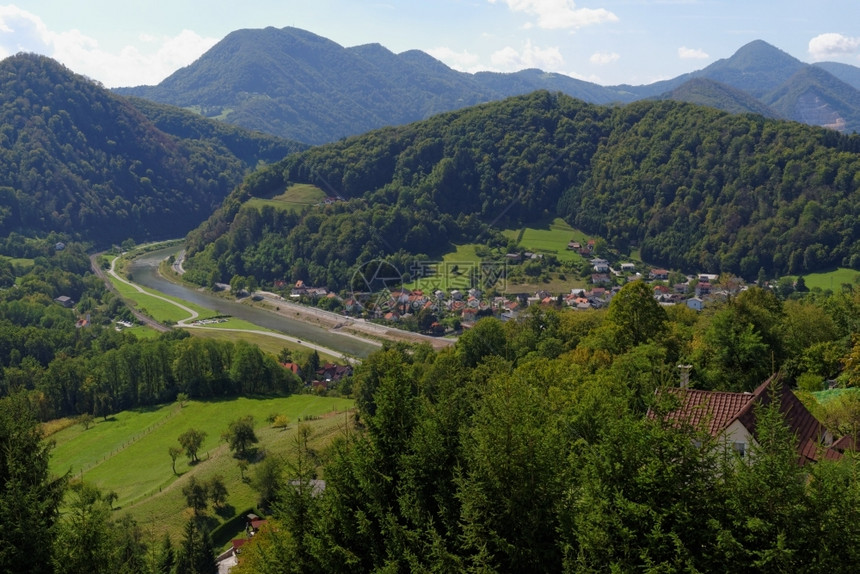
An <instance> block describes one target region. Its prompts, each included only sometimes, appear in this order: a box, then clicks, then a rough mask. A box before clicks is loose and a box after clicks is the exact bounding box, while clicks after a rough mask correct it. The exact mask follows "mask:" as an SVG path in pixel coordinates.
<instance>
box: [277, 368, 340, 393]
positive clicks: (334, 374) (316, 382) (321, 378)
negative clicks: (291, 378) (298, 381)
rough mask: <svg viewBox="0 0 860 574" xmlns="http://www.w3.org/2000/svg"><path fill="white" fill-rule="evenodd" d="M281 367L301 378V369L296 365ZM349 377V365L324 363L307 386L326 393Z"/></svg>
mask: <svg viewBox="0 0 860 574" xmlns="http://www.w3.org/2000/svg"><path fill="white" fill-rule="evenodd" d="M281 366H282V367H284V368H285V369H287V370H289V371H291V372H292V373H293V374H294V375H296V376H297V377H299V378H301V377H302V368H301V366H299V364H298V363H293V362H287V363H281ZM350 376H352V367H351V366H350V365H338V364H336V363H326V364H324V365H323V366H321V367H320V368H318V369H317V370H316V373H315V376H314V378H313V379H312V380H311V381H310V382H309V383H308V386H310V387H312V388H313V389H314V390H315V391H327V390H328V389H330V388H332V387H335V386H337V384H338V383H339V382H340V381H341V380H343V379H345V378H346V377H350Z"/></svg>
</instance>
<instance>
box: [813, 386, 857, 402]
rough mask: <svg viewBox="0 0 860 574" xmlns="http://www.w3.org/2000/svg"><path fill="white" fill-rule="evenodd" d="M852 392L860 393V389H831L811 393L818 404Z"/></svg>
mask: <svg viewBox="0 0 860 574" xmlns="http://www.w3.org/2000/svg"><path fill="white" fill-rule="evenodd" d="M851 393H860V389H854V388H852V389H829V390H827V391H816V392H813V393H809V394H811V395H812V396H813V397H814V398H815V400H816V401H817V402H818V404H821V405H826V404H827V403H829V402H830V401H832V400H834V399H837V398H839V397H840V396H842V395H847V394H851Z"/></svg>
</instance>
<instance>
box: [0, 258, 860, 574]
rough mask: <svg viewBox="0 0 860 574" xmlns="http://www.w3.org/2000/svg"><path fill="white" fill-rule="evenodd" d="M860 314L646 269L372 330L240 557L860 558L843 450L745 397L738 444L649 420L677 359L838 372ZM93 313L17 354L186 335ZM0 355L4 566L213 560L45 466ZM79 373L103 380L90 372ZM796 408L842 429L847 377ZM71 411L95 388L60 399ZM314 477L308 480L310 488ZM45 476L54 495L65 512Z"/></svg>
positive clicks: (711, 369) (775, 561)
mask: <svg viewBox="0 0 860 574" xmlns="http://www.w3.org/2000/svg"><path fill="white" fill-rule="evenodd" d="M67 257H69V259H70V260H76V259H78V257H76V256H67ZM57 263H58V265H57V266H54V267H59V268H60V269H62V267H63V266H64V265H66V266H67V265H69V264H68V263H63V264H59V262H57ZM10 291H16V290H10ZM44 298H45V296H44V295H42V294H41V293H38V292H32V293H30V294H29V295H27V296H24V297H22V298H21V299H20V303H21V304H22V305H23V304H25V303H26V304H29V305H31V306H33V307H35V305H36V301H38V300H40V299H44ZM13 299H14V298H13ZM12 302H13V301H12V300H9V301H7V302H6V303H5V305H4V307H3V308H4V313H5V314H6V318H5V319H4V322H5V324H6V327H5V329H6V330H7V331H11V330H14V329H16V328H17V329H20V330H29V329H33V328H35V326H34V325H31V324H29V323H28V322H27V321H26V320H25V319H24V318H23V317H22V316H23V315H25V313H23V312H20V311H19V313H18V315H16V316H14V317H12V316H10V315H12V313H10V311H9V307H10V304H11V303H12ZM53 307H54V311H52V312H47V311H43V312H42V313H41V317H42V319H41V320H40V321H39V322H40V326H44V325H47V324H48V323H49V322H50V321H54V322H57V323H59V322H61V321H62V316H63V314H64V313H65V310H62V309H59V308H58V307H59V306H58V305H57V304H53ZM32 315H33V316H34V317H35V316H37V313H36V311H35V310H34V311H32ZM857 317H860V293H858V292H855V291H854V288H853V286H852V285H845V286H843V288H842V289H841V290H840V291H839V292H837V293H824V292H821V291H815V292H812V293H807V294H797V293H795V294H794V295H793V296H792V297H790V298H789V299H781V298H780V297H778V296H777V294H775V293H774V292H771V291H768V290H763V289H759V288H756V287H753V288H750V289H749V290H747V291H743V292H741V293H738V294H737V295H736V296H734V297H731V298H730V299H728V300H726V301H724V302H723V303H722V304H719V305H715V306H713V307H711V308H709V309H708V310H707V311H705V312H703V313H695V312H693V311H691V310H689V309H688V308H686V307H685V306H675V307H669V308H664V307H661V306H659V305H658V304H657V303H656V301H655V300H654V298H653V296H652V294H651V290H650V289H649V288H648V286H647V285H645V284H644V283H641V282H634V283H630V284H628V285H627V286H625V287H624V288H623V289H622V290H621V292H620V293H619V294H618V295H617V296H616V297H615V298H614V299H613V301H612V303H611V304H610V306H609V308H608V309H604V310H599V311H588V312H574V311H566V312H565V311H560V310H556V309H554V308H552V307H543V306H535V307H532V308H530V309H529V310H528V311H527V312H526V313H524V314H523V317H522V320H521V321H511V322H507V323H501V322H499V321H497V320H496V319H493V318H488V319H483V320H481V321H479V322H478V323H477V324H476V326H475V327H474V328H473V329H472V330H470V331H468V332H466V333H464V334H463V336H462V337H461V338H460V340H459V341H458V342H457V344H456V345H455V346H454V347H451V348H448V349H446V350H444V351H441V352H438V353H434V352H433V351H432V350H431V349H430V348H429V346H415V347H407V346H403V345H389V346H386V347H384V348H383V349H382V350H381V351H379V352H377V353H375V354H373V355H371V356H370V357H369V358H368V359H367V360H365V361H364V362H363V363H362V364H361V365H360V366H358V368H357V369H356V371H355V374H354V377H353V379H352V381H351V382H350V386H349V388H343V389H341V391H343V392H351V393H352V395H353V396H354V397H355V399H356V402H357V406H358V410H357V413H356V416H355V425H354V428H352V427H350V428H345V429H344V434H343V435H342V436H341V437H339V438H337V439H336V440H335V442H334V443H332V444H331V446H330V447H328V448H327V449H326V450H325V451H314V450H313V449H310V448H309V446H308V438H309V437H308V435H307V433H304V432H299V433H298V435H297V442H296V444H295V445H294V453H293V456H292V458H291V459H290V460H289V461H288V462H287V464H286V465H285V466H284V467H283V469H282V470H280V471H279V473H280V474H279V475H278V476H279V477H280V478H279V480H278V481H277V482H278V483H279V484H280V487H279V488H276V489H275V490H274V491H272V492H270V493H269V498H268V499H267V505H266V507H265V508H266V509H267V510H268V511H269V512H270V516H271V518H272V520H271V523H272V525H273V527H271V528H269V529H267V530H265V531H261V532H260V533H258V534H257V536H256V537H255V540H254V541H253V543H251V544H247V545H246V546H245V547H244V548H243V552H242V554H241V561H240V565H239V566H238V567H237V570H236V572H238V573H241V572H265V573H279V572H304V573H306V572H377V571H380V572H381V571H385V572H407V571H445V572H451V571H482V572H523V571H530V572H544V571H545V572H558V571H566V572H597V571H607V570H609V571H623V572H627V571H634V570H640V569H646V570H651V571H667V572H674V571H690V572H713V571H761V572H784V571H787V570H797V571H801V572H843V571H848V569H850V568H851V565H853V564H855V563H856V562H857V560H860V556H858V555H857V552H858V548H860V545H858V542H860V516H858V512H860V481H858V479H857V476H858V473H857V471H858V468H857V462H856V460H855V458H854V457H853V455H851V454H850V453H846V455H845V456H843V457H842V458H841V459H840V460H823V461H821V462H818V463H815V464H812V465H807V466H803V467H801V466H798V464H797V445H796V444H794V437H793V435H792V434H791V433H790V432H789V431H788V428H787V427H786V425H785V422H784V420H783V418H782V415H781V413H780V412H779V410H778V409H777V408H776V407H775V406H774V405H776V404H777V403H776V402H773V403H770V404H771V406H769V407H768V406H766V405H764V406H761V407H759V409H758V410H757V411H756V412H757V421H758V422H757V426H756V431H755V432H756V439H757V444H755V445H754V446H753V447H752V451H751V452H750V454H749V458H747V459H741V458H739V455H738V454H737V453H736V452H735V451H733V450H732V449H731V448H726V446H725V445H724V444H723V443H722V442H721V441H719V440H715V439H713V438H712V437H711V436H710V435H709V434H708V433H707V432H706V431H705V430H704V429H702V428H699V427H693V426H685V425H681V426H679V425H678V424H677V422H676V421H672V420H666V419H664V418H663V417H662V416H660V415H661V413H665V412H669V411H670V410H671V409H672V408H673V403H672V402H671V395H668V394H665V393H661V392H659V389H663V388H666V387H671V386H674V385H675V384H676V381H677V378H678V375H677V369H676V365H677V364H678V363H679V362H683V361H689V363H690V364H692V365H693V368H692V379H691V382H692V384H693V385H694V386H695V387H698V388H711V389H721V390H734V391H748V390H751V389H753V388H754V387H757V386H758V385H759V384H760V383H761V382H762V381H764V380H765V379H767V378H768V377H770V376H771V374H772V373H773V369H774V368H776V369H779V370H780V372H781V375H780V376H779V380H780V383H779V384H783V385H790V384H792V383H794V382H798V383H799V384H800V385H801V387H802V389H800V390H799V391H798V392H799V393H800V394H801V395H802V396H803V392H802V391H803V389H806V390H817V389H821V388H822V387H823V385H824V382H825V380H826V379H835V380H837V381H839V384H841V385H844V386H848V387H853V386H856V385H858V384H860V369H858V365H860V362H858V360H857V357H858V356H860V343H858V338H857V334H858V333H860V324H858V322H857ZM19 325H20V326H19ZM61 331H62V330H61ZM87 332H88V331H86V330H78V331H77V332H76V336H77V337H78V339H79V341H80V342H79V343H78V344H77V345H76V346H71V345H70V344H69V343H68V342H66V341H63V340H61V339H62V338H58V339H57V340H48V341H46V345H47V346H51V348H52V349H53V348H56V349H59V350H60V351H57V352H58V353H59V352H63V353H69V355H70V356H69V357H68V358H66V359H65V360H63V363H65V364H66V365H69V366H68V367H64V366H61V365H62V363H60V360H58V359H55V360H53V361H50V362H48V363H47V367H41V365H42V364H43V363H42V362H40V361H39V360H38V359H35V358H31V357H30V355H29V354H26V355H25V356H24V358H23V359H22V360H21V362H22V363H25V362H26V363H28V364H30V365H31V368H32V369H33V370H34V371H35V372H38V371H39V369H40V368H44V369H45V371H44V373H45V375H46V376H45V377H43V378H42V381H43V383H42V385H46V384H48V383H47V382H45V381H47V379H48V378H49V377H50V379H51V380H57V381H58V383H59V388H61V389H63V388H64V387H63V386H62V385H63V382H64V381H68V380H70V377H68V376H65V374H66V373H69V372H71V371H74V367H75V365H78V366H79V365H81V362H80V361H76V360H75V359H74V357H78V356H79V357H82V359H81V360H82V361H83V360H87V357H90V356H93V357H92V358H93V360H94V361H95V357H94V355H95V354H96V353H95V352H93V350H94V349H98V348H100V347H99V346H101V345H104V346H105V347H106V350H105V351H104V352H103V353H102V354H105V355H108V354H114V353H115V354H116V355H117V357H118V356H119V355H120V354H121V353H123V354H124V355H123V356H125V357H129V356H132V355H133V354H134V352H133V350H134V347H135V346H138V345H139V347H138V351H137V352H138V353H139V354H140V355H141V356H144V355H146V356H147V360H145V361H141V362H139V363H136V364H137V365H138V366H139V367H140V368H141V369H148V371H146V372H142V373H139V375H140V377H141V379H140V381H141V382H140V383H138V386H136V387H135V386H130V387H128V388H130V389H136V390H137V392H138V393H140V394H142V395H144V396H145V393H146V391H145V389H146V385H147V384H149V383H146V384H144V383H143V381H144V380H146V381H149V380H151V379H150V374H149V372H151V371H161V373H162V374H161V375H156V377H155V379H152V380H158V377H161V376H164V377H169V376H170V375H169V374H167V373H168V371H170V370H171V369H170V368H169V367H168V366H167V365H166V364H165V362H164V361H163V360H159V359H158V357H159V355H160V354H167V355H170V353H171V352H174V353H176V351H179V352H182V351H184V352H186V353H188V352H189V351H190V341H192V340H193V339H188V338H184V337H180V336H177V335H167V336H162V338H161V339H158V340H156V341H150V342H146V343H143V342H141V343H138V344H137V345H136V344H135V342H134V340H133V338H129V339H127V340H125V341H124V342H123V343H124V344H123V343H121V344H114V343H111V339H112V338H115V337H117V335H115V334H109V333H108V331H107V330H103V331H102V332H101V333H100V335H99V336H98V337H97V338H96V339H95V340H93V341H92V342H91V343H89V344H86V343H84V342H83V341H84V340H85V339H83V338H85V337H86V338H88V337H89V336H88V335H86V333H87ZM97 332H98V330H95V329H94V330H93V331H92V333H93V334H95V333H97ZM77 333H80V334H77ZM55 344H56V347H54V345H55ZM201 345H205V343H201ZM159 347H162V348H165V349H163V350H160V349H159ZM27 353H29V351H27ZM14 354H15V353H14V351H12V350H10V351H9V359H11V356H12V355H14ZM216 354H217V353H216ZM173 356H174V357H175V362H174V369H173V370H174V371H175V369H176V363H178V362H186V363H188V365H187V368H188V369H192V368H200V369H201V370H200V371H199V376H201V377H202V376H203V373H207V372H209V371H208V369H209V366H210V365H213V364H214V363H213V361H217V360H219V359H216V358H215V357H214V355H213V354H209V355H208V356H205V355H203V354H198V355H194V356H196V357H198V359H196V360H195V359H192V358H191V357H192V355H191V354H186V355H182V356H180V355H179V354H178V353H177V354H174V355H173ZM220 356H221V357H223V356H224V354H223V353H222V354H221V355H220ZM3 359H4V361H5V360H7V357H6V356H5V355H4V357H3ZM220 360H222V361H223V360H224V359H223V358H222V359H220ZM206 361H208V364H204V363H205V362H206ZM234 361H235V359H234ZM91 364H92V365H98V364H99V363H97V362H93V363H91ZM104 364H106V365H107V364H111V363H110V361H106V362H105V363H104ZM118 365H120V363H117V364H116V365H115V366H118ZM120 368H121V366H120ZM214 368H216V369H217V370H218V372H221V373H226V372H227V371H229V372H230V374H231V376H233V375H234V374H235V375H236V377H237V378H236V379H235V380H237V381H241V382H242V384H243V385H246V384H249V383H250V382H251V381H259V380H262V378H261V377H260V376H259V373H257V372H252V371H251V370H248V371H245V372H243V373H241V374H240V373H238V372H236V370H235V369H234V368H229V369H228V368H227V367H226V366H224V365H218V366H216V367H214ZM4 372H5V376H6V379H5V380H6V381H7V384H6V386H5V387H4V392H5V391H8V392H9V393H10V394H9V395H8V396H6V397H4V398H2V399H0V441H2V444H3V446H4V452H5V453H7V455H6V456H4V457H3V458H2V462H0V473H2V476H3V478H4V481H7V482H6V484H7V485H8V486H7V489H5V490H4V491H3V493H0V500H2V504H3V508H7V509H21V508H23V507H24V506H27V505H29V508H31V509H33V508H38V509H39V512H40V516H41V517H42V519H41V520H39V521H29V522H28V523H27V528H26V531H25V530H24V529H23V528H22V527H21V526H20V521H18V520H16V519H15V518H14V516H16V514H15V513H11V512H10V513H4V514H3V515H2V516H3V517H5V518H2V520H3V521H4V522H3V525H4V528H3V529H2V530H0V532H3V537H4V541H8V542H9V544H4V545H3V548H4V550H3V552H4V554H3V555H2V557H0V558H2V563H3V564H5V565H13V566H15V571H20V572H29V571H32V572H37V571H57V572H72V571H74V569H70V568H69V567H68V566H67V564H79V563H80V562H79V560H80V558H79V554H78V553H77V552H75V551H74V548H75V546H74V544H75V543H80V542H81V541H84V540H86V542H87V543H86V545H85V547H86V548H87V549H88V553H87V554H85V556H86V557H87V558H86V559H87V560H89V561H90V563H91V564H95V565H97V567H96V568H95V569H94V571H99V572H113V571H123V572H136V573H148V572H176V573H177V574H178V573H179V572H187V571H192V570H190V569H184V568H191V567H189V566H187V563H188V561H189V560H193V561H196V563H197V566H194V567H193V568H196V569H195V570H193V571H199V572H212V571H213V570H212V569H213V568H214V560H213V553H212V549H211V541H209V542H207V538H206V534H205V532H201V531H199V530H195V529H196V528H198V527H197V526H196V525H195V521H194V520H193V518H191V519H189V520H188V522H187V523H186V531H185V533H184V534H183V537H182V539H181V540H178V541H169V540H166V541H157V540H150V539H148V538H147V537H146V535H145V534H144V533H142V532H140V530H139V529H136V527H135V525H134V522H133V521H132V520H131V519H129V518H128V517H127V516H125V515H124V514H123V513H120V512H111V511H110V510H109V507H108V502H107V499H106V498H105V496H106V495H105V494H104V493H99V492H98V491H97V490H94V489H92V487H91V486H89V485H86V484H85V483H75V482H73V483H70V484H69V485H68V486H66V484H65V483H66V479H65V478H64V477H52V476H50V475H49V474H48V472H47V457H48V456H49V454H50V446H49V445H48V444H46V443H44V442H41V441H40V440H39V438H40V434H39V431H38V427H36V425H35V422H36V420H37V419H38V417H39V409H40V405H41V404H42V403H41V402H40V401H41V400H42V398H41V393H40V388H43V387H42V386H37V388H32V387H31V386H28V384H27V380H26V379H23V378H19V379H17V380H18V382H17V383H14V382H12V381H13V378H10V377H9V375H10V374H12V375H14V374H15V373H17V372H18V367H14V366H11V365H10V366H8V367H6V368H5V369H4ZM88 375H90V373H89V372H88ZM174 376H178V375H177V374H174ZM91 377H92V378H97V377H98V375H91V376H87V377H86V378H85V382H84V385H85V386H86V385H89V384H93V383H92V382H91ZM121 377H122V375H119V374H117V375H116V379H117V380H119V379H121ZM22 379H23V380H22ZM36 380H39V379H38V378H36ZM224 384H225V385H227V387H229V388H230V389H231V390H230V391H227V390H226V388H224V387H222V388H220V389H217V390H216V392H217V393H223V392H236V391H237V390H239V389H238V388H237V387H230V386H229V384H227V383H224ZM190 388H193V387H181V386H176V387H174V388H173V389H171V390H170V391H167V390H165V391H164V392H165V396H166V395H167V393H168V392H169V393H172V392H175V391H178V390H180V389H190ZM256 390H257V391H260V390H275V391H277V390H278V389H256ZM655 391H656V392H655ZM82 396H86V393H82ZM199 396H207V395H205V394H202V395H199ZM167 398H168V400H169V398H170V397H167ZM809 404H810V407H811V408H813V409H814V410H815V412H816V413H817V414H818V415H819V417H821V418H822V420H824V421H825V422H826V423H827V425H828V427H829V428H830V429H831V430H833V432H834V434H836V436H840V435H842V434H852V435H853V434H856V433H857V432H858V429H860V408H858V401H857V398H856V395H846V396H845V398H843V399H840V400H836V401H834V402H833V403H830V404H828V405H827V406H825V407H820V406H818V405H817V404H816V403H815V401H814V400H810V401H809ZM74 408H76V409H79V410H78V412H81V410H84V409H88V408H94V409H98V408H99V407H98V404H89V403H87V402H86V401H85V400H77V401H75V402H74ZM94 412H98V410H96V411H94ZM648 413H651V414H650V415H649V414H648ZM23 453H27V456H25V455H24V454H23ZM24 473H26V476H27V479H20V480H17V479H16V480H12V478H13V477H20V476H24ZM314 479H323V480H325V484H326V487H325V490H324V491H323V492H322V493H321V494H320V493H318V492H316V493H315V487H314V486H313V483H311V482H310V481H311V480H314ZM63 492H66V494H65V496H66V498H65V500H66V502H65V506H64V508H67V509H68V510H69V511H70V512H68V511H67V512H64V514H63V516H62V517H60V516H59V515H58V509H59V500H60V498H61V496H62V494H63ZM22 505H24V506H22ZM84 532H85V533H86V534H87V535H86V536H85V537H84V536H83V534H82V533H84ZM36 543H38V544H40V546H41V548H42V549H43V551H42V552H40V553H38V556H37V559H34V558H33V555H30V554H28V551H27V549H28V548H31V547H32V546H31V545H32V544H36ZM44 549H51V551H50V552H47V551H44ZM207 549H208V550H207ZM207 552H208V554H207ZM177 564H178V566H177Z"/></svg>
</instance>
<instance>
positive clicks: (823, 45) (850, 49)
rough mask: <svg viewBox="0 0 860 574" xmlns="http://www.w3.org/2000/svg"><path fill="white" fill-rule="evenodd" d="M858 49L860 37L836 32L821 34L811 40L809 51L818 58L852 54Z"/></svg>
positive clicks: (823, 58)
mask: <svg viewBox="0 0 860 574" xmlns="http://www.w3.org/2000/svg"><path fill="white" fill-rule="evenodd" d="M858 49H860V38H850V37H848V36H843V35H842V34H836V33H834V32H830V33H828V34H819V35H818V36H816V37H815V38H813V39H812V40H810V41H809V53H810V54H811V55H812V57H813V58H814V59H816V60H825V59H827V58H832V57H834V56H835V57H838V56H847V55H851V54H854V53H856V52H857V51H858Z"/></svg>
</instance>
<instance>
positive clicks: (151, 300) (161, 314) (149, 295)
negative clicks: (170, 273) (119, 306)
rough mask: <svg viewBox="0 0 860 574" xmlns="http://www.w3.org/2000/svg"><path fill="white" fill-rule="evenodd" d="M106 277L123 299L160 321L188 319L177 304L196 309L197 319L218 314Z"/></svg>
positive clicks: (171, 321) (185, 312)
mask: <svg viewBox="0 0 860 574" xmlns="http://www.w3.org/2000/svg"><path fill="white" fill-rule="evenodd" d="M107 277H108V279H110V282H111V284H112V285H113V286H114V287H115V288H116V290H117V292H119V294H120V295H121V296H122V297H123V298H124V299H126V300H127V301H130V302H132V303H133V304H134V307H135V308H136V309H137V310H139V311H141V312H143V313H146V314H147V315H149V316H150V317H152V318H153V319H155V320H156V321H158V322H160V323H176V322H178V321H181V320H183V319H188V318H189V317H190V315H189V314H188V312H187V311H185V310H184V309H182V308H181V307H179V306H178V305H184V306H185V307H188V308H189V309H193V310H194V311H196V312H197V313H198V315H199V317H198V319H209V318H212V317H215V316H217V315H218V312H217V311H213V310H211V309H206V308H205V307H201V306H199V305H195V304H194V303H189V302H188V301H183V300H182V299H179V298H177V297H171V296H170V295H164V294H163V293H156V292H155V291H152V290H149V289H146V288H144V293H141V292H140V291H138V290H137V289H135V288H134V287H133V286H131V285H129V284H127V283H123V282H122V281H117V280H116V279H115V278H114V277H112V276H110V275H107ZM165 299H168V301H165ZM171 301H174V302H175V303H176V304H174V303H171Z"/></svg>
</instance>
